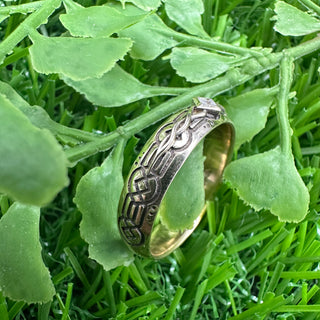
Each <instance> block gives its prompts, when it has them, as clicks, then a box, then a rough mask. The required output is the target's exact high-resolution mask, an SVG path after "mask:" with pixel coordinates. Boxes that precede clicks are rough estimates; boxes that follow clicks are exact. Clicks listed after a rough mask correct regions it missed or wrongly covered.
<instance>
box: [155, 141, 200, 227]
mask: <svg viewBox="0 0 320 320" xmlns="http://www.w3.org/2000/svg"><path fill="white" fill-rule="evenodd" d="M203 161H204V157H203V142H200V143H199V144H198V145H197V146H196V148H195V149H194V150H193V151H192V152H191V154H190V156H189V157H188V159H187V160H186V162H185V163H184V164H183V166H182V167H181V169H180V170H179V171H178V173H177V175H176V176H175V178H174V180H173V181H172V183H171V185H170V187H169V189H168V190H167V192H166V194H165V196H164V198H163V200H162V202H161V206H160V208H159V213H158V214H159V216H160V217H161V219H162V223H163V224H165V225H166V226H167V227H168V229H169V230H172V231H178V230H184V229H190V228H191V227H192V226H193V222H194V220H196V219H197V217H198V216H199V214H200V212H201V211H202V210H203V207H204V201H205V200H204V198H205V195H204V164H203Z"/></svg>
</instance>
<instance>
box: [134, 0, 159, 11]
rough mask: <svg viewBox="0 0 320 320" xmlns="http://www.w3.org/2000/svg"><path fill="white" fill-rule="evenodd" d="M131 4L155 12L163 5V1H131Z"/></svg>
mask: <svg viewBox="0 0 320 320" xmlns="http://www.w3.org/2000/svg"><path fill="white" fill-rule="evenodd" d="M129 2H132V3H134V4H135V5H136V6H137V7H139V8H141V9H142V10H145V11H150V10H155V9H157V8H158V7H159V6H160V4H161V0H129Z"/></svg>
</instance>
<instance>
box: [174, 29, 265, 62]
mask: <svg viewBox="0 0 320 320" xmlns="http://www.w3.org/2000/svg"><path fill="white" fill-rule="evenodd" d="M173 38H174V39H175V40H177V41H179V42H180V41H183V43H184V45H188V46H195V47H197V46H199V47H202V48H206V49H213V50H217V51H221V52H226V53H232V54H237V55H241V56H245V57H256V58H259V57H261V56H263V53H262V52H261V51H256V50H253V49H249V48H243V47H238V46H234V45H232V44H229V43H224V42H220V41H215V40H206V39H201V38H198V37H195V36H190V35H187V34H183V33H180V32H174V33H173Z"/></svg>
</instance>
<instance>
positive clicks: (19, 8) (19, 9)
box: [0, 1, 45, 15]
mask: <svg viewBox="0 0 320 320" xmlns="http://www.w3.org/2000/svg"><path fill="white" fill-rule="evenodd" d="M44 3H45V1H35V2H29V3H23V4H18V5H15V6H6V7H0V14H3V15H8V14H13V13H23V14H26V13H30V12H33V11H35V10H38V9H39V8H41V7H42V6H43V4H44Z"/></svg>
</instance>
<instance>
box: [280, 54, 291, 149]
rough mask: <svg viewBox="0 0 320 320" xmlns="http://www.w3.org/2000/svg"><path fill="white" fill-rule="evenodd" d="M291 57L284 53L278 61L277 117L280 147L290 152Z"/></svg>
mask: <svg viewBox="0 0 320 320" xmlns="http://www.w3.org/2000/svg"><path fill="white" fill-rule="evenodd" d="M292 75H293V58H291V57H290V56H288V55H287V54H285V53H284V55H283V59H282V60H281V63H280V90H279V97H278V100H279V101H278V102H279V103H278V108H277V117H278V122H279V130H280V147H281V150H282V152H283V153H285V154H290V152H291V135H292V129H291V127H290V122H289V111H288V97H289V93H290V87H291V83H292Z"/></svg>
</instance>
